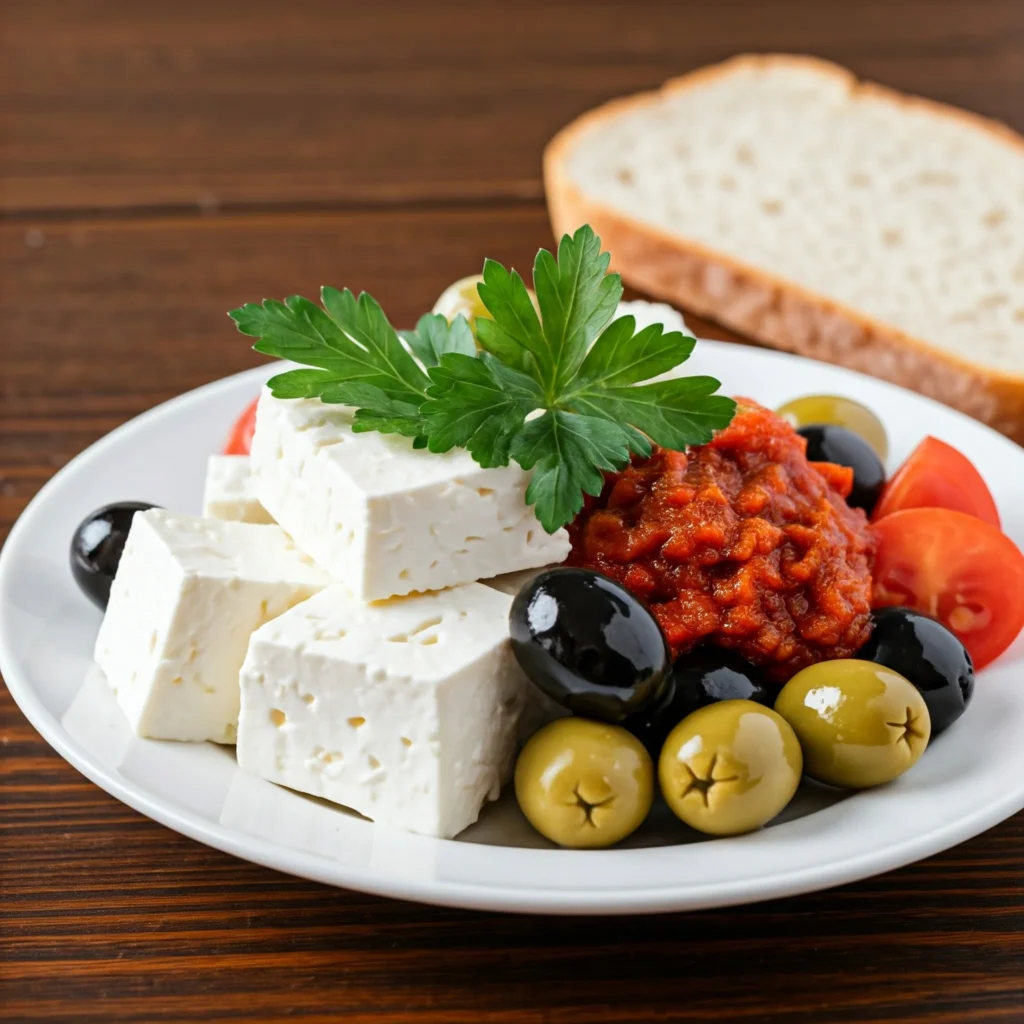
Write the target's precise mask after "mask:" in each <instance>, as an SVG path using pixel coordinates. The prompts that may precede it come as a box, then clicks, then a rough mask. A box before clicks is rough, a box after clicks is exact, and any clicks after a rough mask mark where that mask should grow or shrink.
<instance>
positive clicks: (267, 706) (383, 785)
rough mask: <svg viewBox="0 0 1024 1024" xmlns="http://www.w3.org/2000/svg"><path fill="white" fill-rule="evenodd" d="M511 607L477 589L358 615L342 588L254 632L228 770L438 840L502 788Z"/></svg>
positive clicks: (511, 714) (524, 689)
mask: <svg viewBox="0 0 1024 1024" xmlns="http://www.w3.org/2000/svg"><path fill="white" fill-rule="evenodd" d="M511 603H512V602H511V599H510V598H509V597H508V595H507V594H502V593H500V592H499V591H497V590H493V589H491V588H490V587H485V586H484V585H483V584H480V583H470V584H467V585H464V586H459V587H453V588H451V589H450V590H442V591H439V592H436V593H431V594H417V595H413V596H411V597H402V598H394V599H392V600H390V601H384V602H380V603H377V604H364V603H362V602H360V601H357V600H356V599H354V598H353V597H352V595H351V594H349V593H348V591H347V590H346V589H345V588H344V587H342V586H340V585H339V586H334V587H331V588H329V589H327V590H324V591H322V592H321V593H320V594H318V595H317V596H316V597H314V598H312V599H311V600H309V601H306V602H305V603H304V604H301V605H298V606H297V607H295V608H293V609H292V610H291V611H290V612H287V613H286V614H284V615H282V616H281V617H280V618H278V619H275V620H274V621H273V622H269V623H267V625H265V626H263V627H262V628H261V629H259V630H257V631H256V632H255V633H254V634H253V636H252V640H251V641H250V643H249V652H248V654H247V655H246V658H245V664H244V665H243V666H242V672H241V677H240V678H241V689H242V707H241V713H240V715H239V720H238V748H237V750H238V763H239V764H240V765H241V767H242V768H244V769H246V770H247V771H250V772H253V773H254V774H256V775H259V776H262V777H263V778H264V779H269V780H270V781H271V782H276V783H279V784H281V785H283V786H288V787H290V788H291V789H297V790H299V791H300V792H303V793H311V794H313V795H315V796H319V797H323V798H325V799H327V800H331V801H333V802H334V803H337V804H342V805H344V806H345V807H350V808H352V809H353V810H356V811H359V812H360V813H361V814H364V815H366V817H368V818H371V819H373V820H374V821H377V822H383V823H386V824H389V825H393V826H395V827H398V828H402V829H406V830H407V831H410V832H419V833H422V834H424V835H430V836H442V837H445V838H450V837H452V836H454V835H456V834H458V833H459V832H461V831H462V830H463V829H464V828H466V827H467V826H468V825H471V824H473V822H474V821H476V819H477V816H478V815H479V813H480V809H481V807H482V806H483V805H484V803H485V802H486V801H488V800H494V799H496V798H497V796H498V792H499V790H500V788H501V785H502V783H503V782H505V781H507V779H508V777H509V775H510V773H511V769H512V763H513V758H514V755H515V748H516V726H517V722H518V719H519V717H520V713H521V711H522V709H523V706H524V703H526V701H527V700H528V698H529V694H528V690H529V689H531V688H532V687H531V684H530V683H529V682H528V681H527V679H526V677H525V676H524V675H523V674H522V672H521V671H520V669H519V667H518V665H517V664H516V662H515V658H514V656H513V654H512V650H511V644H510V642H509V637H508V612H509V607H510V605H511Z"/></svg>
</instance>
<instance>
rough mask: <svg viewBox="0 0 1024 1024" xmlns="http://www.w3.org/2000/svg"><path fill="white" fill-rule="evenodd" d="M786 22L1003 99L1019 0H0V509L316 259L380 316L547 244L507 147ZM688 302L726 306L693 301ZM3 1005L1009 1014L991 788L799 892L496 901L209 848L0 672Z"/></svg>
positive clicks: (242, 349)
mask: <svg viewBox="0 0 1024 1024" xmlns="http://www.w3.org/2000/svg"><path fill="white" fill-rule="evenodd" d="M741 49H787V50H797V51H804V50H807V51H813V52H817V53H820V54H822V55H824V56H831V57H834V58H837V59H840V60H842V61H844V62H845V63H848V64H849V65H851V66H852V67H854V68H855V70H857V71H858V72H860V73H862V74H865V75H868V76H873V77H876V78H879V79H881V80H883V81H886V82H887V83H889V84H892V85H895V86H897V87H901V88H905V89H911V90H914V91H919V92H922V93H925V94H927V95H931V96H934V97H937V98H940V99H947V100H952V101H954V102H959V103H963V104H965V105H967V106H969V107H972V108H974V109H978V110H981V111H982V112H984V113H987V114H991V115H994V116H998V117H1002V118H1003V119H1005V120H1007V121H1009V122H1011V123H1013V124H1015V125H1017V126H1018V127H1024V109H1022V105H1021V98H1022V96H1024V5H1021V4H1020V3H1019V0H1006V2H999V0H974V2H972V4H971V5H969V6H967V5H964V4H962V3H960V2H959V0H948V2H947V0H935V2H925V0H917V2H915V0H899V2H894V0H888V2H881V0H867V2H862V3H858V4H856V5H854V4H850V5H839V4H822V3H818V2H815V0H780V2H775V3H772V4H764V3H763V2H760V0H734V2H730V3H728V4H716V5H710V4H697V3H673V2H667V0H666V2H662V3H659V2H654V0H645V2H641V3H634V4H631V5H628V6H627V5H622V4H613V3H605V2H592V3H584V2H582V0H579V2H575V3H564V4H559V5H550V4H543V3H541V2H540V0H524V2H523V3H520V4H517V5H515V6H514V7H509V6H508V5H505V6H504V7H501V8H498V7H495V8H494V9H493V10H492V9H491V8H489V7H484V6H482V5H481V6H470V5H467V4H450V3H444V4H429V5H428V4H426V3H419V2H413V0H405V2H397V0H389V2H378V3H374V4H339V3H336V2H333V0H332V2H328V0H322V2H319V3H315V2H310V0H291V2H290V3H288V4H277V3H270V2H269V0H266V2H263V0H255V2H250V3H248V4H245V5H242V4H238V3H228V2H218V0H204V2H201V3H200V2H198V0H179V2H177V3H175V4H173V5H164V4H138V3H129V2H128V0H121V2H113V0H94V2H90V3H85V2H84V0H83V2H73V0H65V2H56V0H34V2H32V3H24V4H9V5H5V6H4V7H2V8H0V540H2V539H3V537H5V536H6V533H7V531H8V530H9V528H10V526H11V524H12V523H13V521H14V519H15V517H16V516H17V515H18V514H19V513H20V511H21V510H22V509H23V508H24V506H25V504H26V503H27V501H28V500H29V499H30V497H31V496H32V495H33V494H34V493H35V492H36V491H37V490H38V488H39V487H40V486H41V485H42V484H43V483H44V482H45V481H46V480H47V479H48V478H49V477H50V476H51V475H52V474H53V473H54V472H55V471H56V470H57V469H58V468H59V467H60V466H61V465H63V464H64V463H65V462H66V461H67V460H68V459H70V458H71V457H72V456H73V455H75V454H76V453H77V452H79V451H80V450H82V449H83V448H85V447H86V446H87V445H88V444H90V443H91V442H92V441H94V440H95V439H97V438H98V437H100V436H101V435H102V434H104V433H106V432H107V431H109V430H110V429H112V428H113V427H115V426H117V425H118V424H120V423H122V422H124V421H125V420H127V419H129V418H130V417H132V416H134V415H136V414H137V413H139V412H141V411H143V410H144V409H146V408H149V407H150V406H152V405H154V404H156V403H158V402H160V401H163V400H164V399H166V398H169V397H171V396H173V395H175V394H177V393H180V392H182V391H185V390H187V389H189V388H192V387H195V386H197V385H199V384H202V383H205V382H206V381H209V380H212V379H214V378H217V377H220V376H223V375H225V374H228V373H232V372H235V371H237V370H241V369H244V368H245V367H247V366H251V365H254V363H255V362H256V361H257V359H258V357H257V356H255V355H254V354H253V353H252V352H251V351H250V350H249V348H248V346H247V344H246V343H245V341H244V340H243V339H241V338H240V337H239V336H238V335H237V333H236V332H235V331H234V329H233V328H232V327H231V325H230V324H229V322H228V321H227V318H226V317H225V316H224V312H225V311H226V310H227V309H229V308H231V307H232V306H235V305H237V304H238V303H240V302H243V301H246V300H250V299H254V298H260V297H263V296H264V295H273V296H281V295H284V294H287V293H289V292H295V291H299V292H307V293H309V292H312V291H314V290H315V289H316V287H317V286H318V285H320V284H321V283H324V282H332V283H339V284H347V285H350V286H352V287H355V288H366V289H368V290H370V291H372V292H373V294H375V295H376V296H377V297H378V298H379V299H380V300H381V301H382V303H383V304H384V306H385V308H386V309H387V310H388V311H389V313H390V314H391V315H392V317H393V319H394V320H395V321H396V322H401V323H408V322H411V320H412V318H413V317H414V316H415V315H416V314H418V313H419V312H420V311H421V310H422V309H423V308H425V307H426V306H428V305H429V304H430V303H431V302H432V301H433V299H434V297H435V296H436V295H437V293H438V292H439V291H440V290H441V288H442V287H443V286H444V285H446V284H447V283H448V282H449V281H450V280H452V279H453V278H455V277H457V276H460V275H462V274H465V273H469V272H472V271H474V270H475V269H477V267H478V266H479V265H480V262H481V261H482V259H483V257H484V255H485V254H486V255H492V256H495V257H498V258H500V259H502V260H505V261H508V262H512V263H514V264H516V265H517V266H520V267H523V266H525V265H527V264H528V263H529V262H530V261H531V259H532V256H533V253H534V251H535V250H536V248H537V247H538V246H539V245H546V244H550V236H549V229H548V225H547V219H546V215H545V212H544V208H543V205H542V202H541V201H540V184H539V176H538V175H539V156H540V147H541V145H542V143H543V141H544V140H545V139H546V138H547V137H548V135H549V134H550V133H551V132H552V131H553V130H554V129H555V128H557V127H558V126H559V125H560V124H562V123H564V121H566V120H568V119H569V118H570V117H571V116H573V115H574V114H576V113H577V112H579V111H580V110H582V109H584V108H585V107H587V106H589V105H591V104H592V103H594V102H597V101H599V100H601V99H604V98H606V97H607V96H610V95H613V94H615V93H618V92H622V91H627V90H631V89H636V88H641V87H644V86H648V85H653V84H656V83H657V82H658V81H660V80H661V79H663V78H665V77H667V76H668V75H670V74H675V73H678V72H680V71H683V70H686V69H687V68H689V67H692V66H694V65H695V64H698V63H701V62H703V61H707V60H713V59H718V58H721V57H724V56H727V55H728V54H730V53H732V52H735V51H737V50H741ZM695 326H696V327H697V328H698V329H699V330H700V331H701V332H702V333H706V334H709V335H711V336H723V332H720V331H716V330H715V329H714V328H713V326H710V325H707V324H702V323H700V322H696V323H695ZM0 1020H2V1021H5V1022H6V1021H10V1022H19V1024H20V1022H23V1021H40V1022H51V1021H52V1022H65V1021H68V1022H96V1024H108V1022H110V1024H112V1022H126V1021H134V1022H145V1021H153V1022H169V1021H236V1022H245V1021H249V1022H266V1024H271V1022H274V1024H276V1022H280V1021H284V1020H296V1021H302V1022H306V1024H311V1022H327V1021H337V1020H346V1021H353V1022H359V1024H362V1022H367V1024H369V1022H373V1024H396V1022H399V1021H402V1022H405V1021H411V1022H435V1021H436V1022H456V1024H460V1022H461V1024H477V1022H486V1021H494V1022H503V1024H505V1022H507V1024H541V1022H545V1024H548V1022H550V1024H584V1022H586V1024H592V1022H601V1021H610V1022H621V1024H647V1022H651V1024H653V1022H655V1021H669V1020H672V1021H686V1022H723V1021H743V1022H750V1024H761V1022H770V1024H774V1022H779V1024H781V1022H786V1024H790V1022H793V1024H833V1022H835V1024H842V1022H857V1024H861V1022H864V1024H866V1022H869V1021H905V1022H911V1024H963V1022H974V1021H979V1022H981V1021H984V1022H988V1021H991V1022H1016V1021H1021V1020H1024V815H1018V816H1017V817H1015V818H1013V819H1011V820H1010V821H1008V822H1006V823H1004V824H1003V825H1001V826H999V827H998V828H996V829H993V830H991V831H990V832H988V833H986V834H985V835H983V836H980V837H978V838H977V839H975V840H973V841H971V842H969V843H966V844H964V845H962V846H960V847H958V848H956V849H954V850H951V851H948V852H947V853H945V854H943V855H941V856H939V857H935V858H932V859H931V860H929V861H925V862H923V863H921V864H918V865H915V866H913V867H910V868H906V869H904V870H901V871H897V872H893V873H891V874H888V875H884V876H882V877H880V878H876V879H872V880H870V881H866V882H863V883H860V884H858V885H854V886H848V887H846V888H843V889H839V890H836V891H833V892H829V893H822V894H817V895H812V896H807V897H803V898H799V899H791V900H786V901H781V902H775V903H769V904H764V905H760V906H751V907H744V908H735V909H731V910H724V911H716V912H709V913H702V914H693V915H687V916H681V915H672V916H667V917H661V918H634V919H596V920H572V919H542V918H536V917H522V918H516V917H498V916H496V915H489V914H474V913H466V912H461V911H456V910H441V909H433V908H427V907H418V906H414V905H411V904H404V903H398V902H393V901H388V900H382V899H377V898H374V897H369V896H362V895H360V894H357V893H351V892H341V891H336V890H332V889H328V888H326V887H323V886H319V885H315V884H311V883H307V882H304V881H300V880H298V879H293V878H289V877H286V876H283V875H279V874H276V873H274V872H272V871H268V870H265V869H262V868H258V867H255V866H253V865H249V864H246V863H244V862H241V861H237V860H235V859H233V858H230V857H227V856H225V855H222V854H220V853H217V852H215V851H213V850H210V849H207V848H205V847H203V846H201V845H199V844H197V843H194V842H192V841H190V840H187V839H185V838H183V837H181V836H178V835H176V834H175V833H173V832H170V831H169V830H167V829H164V828H162V827H161V826H159V825H156V824H155V823H153V822H151V821H149V820H147V819H145V818H143V817H141V816H139V815H137V814H136V813H135V812H133V811H131V810H129V809H128V808H126V807H124V806H123V805H121V804H119V803H118V802H117V801H115V800H114V799H113V798H111V797H109V796H107V795H106V794H105V793H103V792H102V791H100V790H99V789H97V788H96V787H95V786H93V785H92V784H90V783H88V782H87V781H86V780H84V779H83V778H82V777H81V776H79V775H78V774H77V773H76V772H75V771H74V770H73V769H72V768H70V767H69V766H68V765H67V764H66V763H65V762H64V761H63V760H61V759H60V758H59V757H58V756H57V755H56V754H55V753H53V752H52V751H51V750H50V749H49V748H48V747H47V745H46V744H45V743H44V742H43V740H42V739H41V738H40V737H39V736H38V735H37V734H36V733H35V731H34V730H33V729H32V728H31V727H30V726H29V725H28V724H27V722H26V721H25V720H24V718H23V717H22V716H21V714H20V712H18V710H17V709H16V708H15V706H14V704H13V701H12V700H11V698H10V696H9V694H8V693H7V692H6V690H0Z"/></svg>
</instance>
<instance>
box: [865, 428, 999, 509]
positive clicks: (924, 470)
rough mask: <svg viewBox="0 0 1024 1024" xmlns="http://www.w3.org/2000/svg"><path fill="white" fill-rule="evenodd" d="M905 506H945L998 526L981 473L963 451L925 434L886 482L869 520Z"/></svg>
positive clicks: (993, 503) (991, 501)
mask: <svg viewBox="0 0 1024 1024" xmlns="http://www.w3.org/2000/svg"><path fill="white" fill-rule="evenodd" d="M908 508H948V509H952V510H953V511H955V512H964V513H966V514H967V515H969V516H974V517H975V518H976V519H980V520H981V521H982V522H985V523H991V524H992V525H993V526H994V527H996V529H999V526H1000V523H999V512H998V510H997V509H996V503H995V501H993V500H992V492H991V491H990V490H989V489H988V486H987V485H986V484H985V481H984V480H983V479H982V476H981V474H980V473H979V472H978V471H977V469H975V468H974V464H973V463H972V462H971V460H970V459H968V458H967V456H966V455H964V454H963V453H962V452H959V451H957V450H956V448H954V447H953V446H952V445H948V444H946V442H945V441H940V440H939V439H938V438H937V437H926V438H925V439H924V440H923V441H922V442H921V443H920V444H919V445H918V446H917V447H916V448H915V449H914V450H913V451H912V452H911V453H910V455H909V456H908V457H907V460H906V462H904V463H903V465H902V466H900V468H899V469H898V470H896V473H895V474H894V475H893V477H892V479H891V480H890V481H889V482H888V484H886V486H885V490H884V491H882V497H881V498H879V500H878V504H877V505H876V506H875V511H874V513H873V514H872V516H871V520H872V522H877V521H878V520H879V519H882V518H883V517H884V516H888V515H892V514H893V513H894V512H902V511H904V510H906V509H908Z"/></svg>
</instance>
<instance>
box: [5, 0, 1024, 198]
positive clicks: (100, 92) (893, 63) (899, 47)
mask: <svg viewBox="0 0 1024 1024" xmlns="http://www.w3.org/2000/svg"><path fill="white" fill-rule="evenodd" d="M0 19H2V21H0V209H3V210H6V211H8V212H12V211H31V210H53V209H62V208H63V209H66V208H78V209H83V208H122V209H123V208H127V207H132V206H148V207H154V206H163V205H176V206H179V205H180V206H191V207H192V208H195V207H197V206H198V207H200V208H202V209H212V208H217V207H218V206H225V205H228V206H230V205H239V204H257V203H276V204H293V203H321V204H323V203H348V204H351V203H367V202H372V203H395V202H404V201H417V202H425V201H438V200H445V199H458V200H465V199H467V198H477V199H479V198H499V197H504V198H510V199H511V198H523V197H526V198H534V199H535V198H539V197H540V196H541V193H542V190H541V183H540V176H539V172H540V152H541V148H542V146H543V144H544V142H545V141H546V140H547V139H548V138H550V136H551V135H552V134H553V133H554V132H555V131H556V130H557V129H558V128H559V127H560V126H561V125H563V124H565V123H566V122H567V121H568V120H570V119H571V118H572V117H574V116H575V115H576V114H578V113H580V112H581V111H583V110H585V109H587V108H588V107H591V106H593V105H594V104H596V103H598V102H600V101H602V100H605V99H607V98H609V97H612V96H616V95H619V94H623V93H628V92H632V91H635V90H638V89H643V88H649V87H652V86H655V85H657V84H658V83H660V82H661V81H663V80H664V79H665V78H668V77H670V76H672V75H677V74H681V73H683V72H685V71H688V70H690V69H692V68H695V67H698V66H700V65H702V64H705V63H708V62H711V61H715V60H720V59H722V58H724V57H726V56H729V55H731V54H733V53H736V52H740V51H744V50H781V51H796V52H812V53H817V54H819V55H820V56H824V57H828V58H832V59H835V60H838V61H839V62H841V63H845V64H847V65H849V66H850V67H852V68H853V69H854V70H855V71H856V72H857V73H858V74H861V75H864V76H866V77H869V78H875V79H877V80H880V81H883V82H886V83H888V84H891V85H893V86H896V87H897V88H902V89H906V90H909V91H912V92H919V93H922V94H925V95H929V96H932V97H934V98H937V99H942V100H947V101H949V102H952V103H957V104H961V105H964V106H966V107H969V108H972V109H975V110H978V111H980V112H982V113H984V114H988V115H990V116H994V117H997V118H1002V119H1004V120H1006V121H1008V122H1010V123H1011V124H1013V125H1014V126H1016V127H1017V128H1024V108H1022V106H1021V102H1020V98H1021V96H1022V95H1024V48H1022V36H1024V4H1021V3H1019V2H1018V0H972V2H971V3H970V4H969V5H967V6H965V4H964V3H963V0H903V2H900V3H893V2H891V0H860V2H858V3H857V4H849V5H838V4H827V3H820V2H818V0H773V2H772V3H764V2H763V0H730V2H729V3H719V4H706V3H695V2H672V0H662V2H650V0H648V2H645V3H642V4H631V5H626V6H624V5H622V4H620V3H617V2H611V0H600V2H592V3H583V2H576V3H563V4H549V3H546V2H545V0H521V2H518V3H516V4H515V5H513V6H509V5H507V4H506V5H491V6H489V5H482V4H476V3H469V2H466V0H462V2H446V3H424V2H422V0H376V2H374V3H372V4H340V3H337V2H335V0H291V2H289V3H287V4H281V3H278V2H276V0H251V2H249V3H247V4H244V5H242V4H233V3H211V2H209V0H178V2H176V3H173V4H140V3H137V2H134V0H98V2H91V3H85V2H82V0H33V2H31V3H20V4H8V5H5V6H4V9H3V12H2V14H0Z"/></svg>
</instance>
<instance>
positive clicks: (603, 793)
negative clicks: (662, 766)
mask: <svg viewBox="0 0 1024 1024" xmlns="http://www.w3.org/2000/svg"><path fill="white" fill-rule="evenodd" d="M515 785H516V799H517V800H518V801H519V806H520V807H521V808H522V810H523V813H524V814H525V815H526V817H527V818H528V819H529V822H530V824H531V825H533V827H534V828H535V829H536V830H537V831H538V832H540V834H541V835H543V836H546V837H547V838H548V839H550V840H552V841H553V842H556V843H558V844H560V845H561V846H571V847H577V848H596V847H600V846H611V845H612V844H613V843H617V842H618V841H619V840H620V839H625V838H626V836H628V835H629V834H630V833H631V832H634V831H635V830H636V829H637V828H638V827H639V826H640V824H641V822H642V821H643V820H644V818H646V817H647V812H648V811H650V809H651V804H652V803H653V801H654V766H653V765H652V764H651V756H650V754H648V753H647V751H646V750H645V749H644V746H643V744H642V743H641V742H640V741H639V740H638V739H637V738H636V737H635V736H633V735H631V734H630V733H628V732H626V730H625V729H620V728H619V727H618V726H615V725H605V724H604V723H603V722H591V721H589V720H587V719H585V718H560V719H558V720H557V721H554V722H551V723H550V724H549V725H546V726H544V728H543V729H541V730H540V731H539V732H537V733H535V734H534V735H533V736H532V737H531V738H530V740H529V741H528V742H527V744H526V746H525V747H523V750H522V753H520V755H519V760H518V761H517V762H516V775H515Z"/></svg>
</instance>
